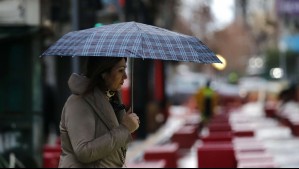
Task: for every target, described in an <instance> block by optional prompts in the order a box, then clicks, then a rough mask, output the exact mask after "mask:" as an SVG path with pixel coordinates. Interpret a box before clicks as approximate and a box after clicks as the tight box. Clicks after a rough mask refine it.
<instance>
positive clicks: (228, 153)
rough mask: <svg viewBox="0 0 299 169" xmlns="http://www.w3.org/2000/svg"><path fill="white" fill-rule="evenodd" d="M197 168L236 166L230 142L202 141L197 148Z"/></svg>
mask: <svg viewBox="0 0 299 169" xmlns="http://www.w3.org/2000/svg"><path fill="white" fill-rule="evenodd" d="M197 160H198V167H199V168H236V166H237V162H236V158H235V153H234V149H233V145H232V144H231V143H204V144H202V145H200V146H199V147H198V149H197Z"/></svg>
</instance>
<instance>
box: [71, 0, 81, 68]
mask: <svg viewBox="0 0 299 169" xmlns="http://www.w3.org/2000/svg"><path fill="white" fill-rule="evenodd" d="M78 29H79V3H78V0H72V30H73V31H76V30H78ZM71 62H72V72H73V73H79V71H80V68H79V65H80V63H79V57H72V60H71Z"/></svg>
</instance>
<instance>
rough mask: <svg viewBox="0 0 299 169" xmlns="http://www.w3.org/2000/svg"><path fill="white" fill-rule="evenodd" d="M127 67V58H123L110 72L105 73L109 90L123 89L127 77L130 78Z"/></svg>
mask: <svg viewBox="0 0 299 169" xmlns="http://www.w3.org/2000/svg"><path fill="white" fill-rule="evenodd" d="M126 68H127V63H126V61H125V59H122V60H121V61H119V62H118V63H117V64H116V65H115V66H114V67H113V68H112V70H111V72H110V73H107V74H105V75H104V79H105V81H106V85H107V87H108V89H109V90H112V91H117V90H120V89H121V86H122V85H123V84H124V81H125V79H127V78H128V76H127V73H126Z"/></svg>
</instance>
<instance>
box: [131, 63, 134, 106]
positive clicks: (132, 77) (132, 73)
mask: <svg viewBox="0 0 299 169" xmlns="http://www.w3.org/2000/svg"><path fill="white" fill-rule="evenodd" d="M130 67H131V74H130V76H131V77H130V80H131V108H132V112H134V58H130Z"/></svg>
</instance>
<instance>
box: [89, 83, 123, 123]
mask: <svg viewBox="0 0 299 169" xmlns="http://www.w3.org/2000/svg"><path fill="white" fill-rule="evenodd" d="M85 99H86V101H87V102H88V103H89V104H90V105H91V106H92V108H93V109H94V110H95V113H96V114H97V115H98V117H99V118H100V119H101V120H102V121H103V123H105V125H106V126H107V127H108V128H109V129H113V128H115V127H117V126H118V125H119V122H118V120H117V117H116V114H115V112H114V110H113V108H112V106H111V104H110V103H109V101H108V99H107V98H106V96H105V94H104V93H103V92H102V91H100V90H99V89H97V88H96V89H95V90H94V92H93V93H92V94H89V95H87V96H86V97H85Z"/></svg>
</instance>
